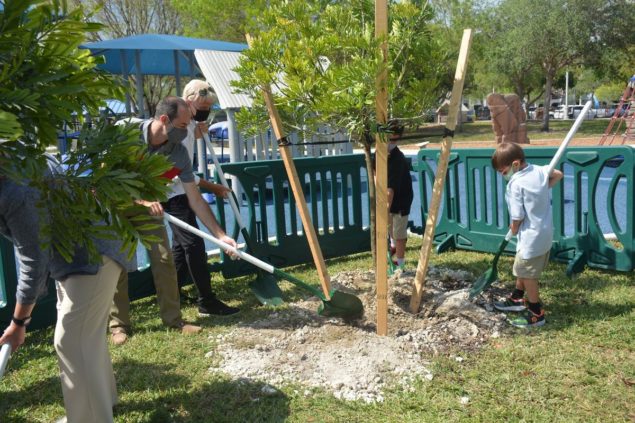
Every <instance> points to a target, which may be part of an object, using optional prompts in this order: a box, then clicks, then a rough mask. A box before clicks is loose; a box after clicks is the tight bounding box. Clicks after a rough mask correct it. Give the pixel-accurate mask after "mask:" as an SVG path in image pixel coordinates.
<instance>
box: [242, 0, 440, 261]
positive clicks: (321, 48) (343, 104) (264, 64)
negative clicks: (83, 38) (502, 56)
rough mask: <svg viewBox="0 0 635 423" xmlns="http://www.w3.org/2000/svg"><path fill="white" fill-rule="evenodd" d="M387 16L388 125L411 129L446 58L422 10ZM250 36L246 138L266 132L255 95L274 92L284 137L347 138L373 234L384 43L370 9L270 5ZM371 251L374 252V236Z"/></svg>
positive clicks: (409, 7) (405, 7) (352, 2)
mask: <svg viewBox="0 0 635 423" xmlns="http://www.w3.org/2000/svg"><path fill="white" fill-rule="evenodd" d="M389 16H390V22H389V36H388V42H389V48H388V51H389V52H390V56H389V63H388V73H389V76H388V93H389V96H390V97H389V107H388V110H389V114H390V116H391V117H392V118H400V119H403V122H404V123H405V124H406V125H408V124H410V125H412V126H415V125H416V124H417V123H419V122H421V120H422V118H423V115H424V112H425V111H426V110H427V109H429V108H430V107H433V106H434V105H436V101H437V98H438V96H439V92H440V88H439V81H440V79H441V77H442V75H441V74H442V72H443V69H441V68H442V65H441V64H442V63H444V60H445V57H446V54H445V52H444V51H443V50H442V49H441V48H440V46H439V45H438V44H437V42H436V41H435V40H434V39H433V38H432V37H431V35H430V32H429V30H428V22H429V21H430V19H431V17H432V15H431V10H429V9H428V8H427V7H425V5H418V4H417V3H415V2H408V1H402V2H391V3H390V13H389ZM251 28H252V30H251V32H252V34H253V35H254V40H253V44H252V46H251V48H250V49H249V50H246V51H245V52H244V55H245V57H244V59H243V60H242V61H241V64H240V66H239V67H238V69H237V72H238V73H239V75H240V81H239V82H237V83H236V88H237V89H238V90H240V91H242V92H247V93H249V94H251V95H252V97H253V98H254V99H255V103H254V106H253V107H252V108H251V109H249V110H242V111H241V112H240V113H239V114H238V116H237V117H238V121H239V124H240V125H241V126H242V127H243V129H246V130H247V131H251V132H260V131H263V129H265V128H266V127H267V126H268V114H267V111H266V109H265V107H264V105H263V100H262V97H261V96H260V90H261V88H262V87H266V86H271V87H272V88H273V95H274V99H275V103H276V105H277V107H278V110H279V111H280V114H281V116H282V120H283V122H284V124H285V126H286V128H285V129H286V132H300V133H301V137H300V138H301V139H305V138H310V136H311V135H313V134H315V133H317V129H318V127H320V126H323V125H326V126H328V127H330V128H333V129H334V130H344V131H345V132H347V133H348V134H350V139H351V141H352V142H354V143H357V144H359V145H361V146H362V147H363V149H364V153H365V157H366V169H367V172H368V175H369V178H368V179H369V196H370V204H371V210H370V221H371V234H374V216H375V209H374V204H375V189H374V184H373V183H372V181H373V177H372V175H373V170H372V160H371V147H372V145H373V143H374V135H375V133H377V131H381V128H379V127H378V125H377V122H376V117H375V96H376V93H375V79H376V75H377V71H378V67H379V64H380V62H381V52H380V48H379V44H380V43H381V41H382V40H378V39H375V37H374V8H373V2H372V1H368V0H349V1H342V2H337V3H333V2H330V1H309V2H307V1H302V0H291V1H272V2H270V6H269V8H267V9H266V10H265V11H263V12H262V13H261V14H260V15H259V16H256V17H254V20H253V21H252V26H251ZM384 138H385V137H384ZM371 245H372V246H373V252H374V245H375V243H374V239H373V237H372V236H371Z"/></svg>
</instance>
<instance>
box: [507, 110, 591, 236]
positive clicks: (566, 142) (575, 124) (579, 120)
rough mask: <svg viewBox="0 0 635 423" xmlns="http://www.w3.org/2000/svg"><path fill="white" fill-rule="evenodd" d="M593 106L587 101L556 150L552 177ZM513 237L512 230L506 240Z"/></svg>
mask: <svg viewBox="0 0 635 423" xmlns="http://www.w3.org/2000/svg"><path fill="white" fill-rule="evenodd" d="M591 104H592V102H591V100H589V101H587V103H586V104H585V105H584V107H583V108H582V111H581V112H580V114H579V115H578V117H577V118H576V120H575V122H573V126H571V129H569V132H568V133H567V136H566V137H564V140H563V141H562V143H561V144H560V147H558V150H556V154H554V155H553V158H552V159H551V161H550V162H549V168H548V171H547V174H548V175H550V174H551V172H553V170H554V169H555V168H556V166H557V165H558V162H559V161H560V159H561V158H562V155H563V154H564V150H566V148H567V145H569V141H571V139H572V138H573V136H574V135H575V133H576V132H578V128H579V127H580V125H581V124H582V121H583V120H584V116H586V114H587V113H588V111H589V109H590V108H591ZM513 236H514V235H513V234H512V231H511V229H510V230H509V231H508V232H507V235H505V240H506V241H509V240H510V239H512V237H513Z"/></svg>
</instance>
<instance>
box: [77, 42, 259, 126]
mask: <svg viewBox="0 0 635 423" xmlns="http://www.w3.org/2000/svg"><path fill="white" fill-rule="evenodd" d="M80 48H85V49H89V50H90V52H91V54H93V55H95V56H104V58H105V63H103V64H101V65H99V68H100V69H102V70H105V71H107V72H110V73H114V74H120V75H123V77H124V81H125V82H126V83H127V81H128V75H131V74H132V75H135V78H136V81H137V97H138V100H139V101H138V102H137V104H138V105H139V109H140V110H139V113H140V114H141V115H143V114H144V112H143V101H142V99H143V97H142V96H143V89H142V88H143V87H142V85H141V84H142V78H141V77H142V76H143V75H173V76H175V77H176V84H177V85H176V90H177V92H180V91H181V88H180V76H181V75H189V76H190V77H192V78H194V77H197V76H199V75H201V71H200V69H199V68H198V66H197V64H196V59H195V58H194V50H215V51H232V52H240V51H243V50H245V49H246V48H247V44H240V43H230V42H227V41H215V40H203V39H199V38H188V37H181V36H178V35H166V34H143V35H134V36H130V37H124V38H118V39H115V40H105V41H97V42H93V43H86V44H83V45H81V46H80ZM126 104H127V109H128V112H130V110H129V101H126Z"/></svg>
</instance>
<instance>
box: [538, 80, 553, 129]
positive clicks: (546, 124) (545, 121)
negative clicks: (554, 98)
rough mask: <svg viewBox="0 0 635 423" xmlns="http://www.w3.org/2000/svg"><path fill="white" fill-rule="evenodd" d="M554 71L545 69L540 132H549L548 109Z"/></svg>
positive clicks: (549, 107)
mask: <svg viewBox="0 0 635 423" xmlns="http://www.w3.org/2000/svg"><path fill="white" fill-rule="evenodd" d="M553 76H554V73H553V72H551V71H547V81H546V82H545V101H544V103H543V104H544V115H543V117H542V128H540V130H541V131H542V132H549V109H551V87H552V86H553Z"/></svg>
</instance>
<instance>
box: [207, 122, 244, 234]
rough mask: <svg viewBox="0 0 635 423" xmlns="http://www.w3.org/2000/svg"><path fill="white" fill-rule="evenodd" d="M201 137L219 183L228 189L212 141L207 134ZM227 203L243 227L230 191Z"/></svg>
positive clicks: (241, 226)
mask: <svg viewBox="0 0 635 423" xmlns="http://www.w3.org/2000/svg"><path fill="white" fill-rule="evenodd" d="M203 139H204V140H205V145H206V146H207V149H208V150H209V153H210V155H211V156H212V161H213V162H214V167H215V168H216V172H217V173H218V177H219V178H220V182H221V184H223V186H224V187H225V188H228V189H229V184H228V183H227V179H226V178H225V174H224V173H223V169H221V167H220V163H219V162H218V158H217V157H216V153H215V152H214V147H213V146H212V142H211V141H210V140H209V135H208V134H205V133H203ZM227 197H228V198H229V204H230V205H231V206H232V210H233V211H234V217H235V218H236V222H238V226H239V227H240V229H243V228H244V227H245V225H244V224H243V219H242V216H241V215H240V210H239V209H238V204H236V201H235V200H234V196H233V195H232V194H231V193H230V194H229V195H228V196H227Z"/></svg>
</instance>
